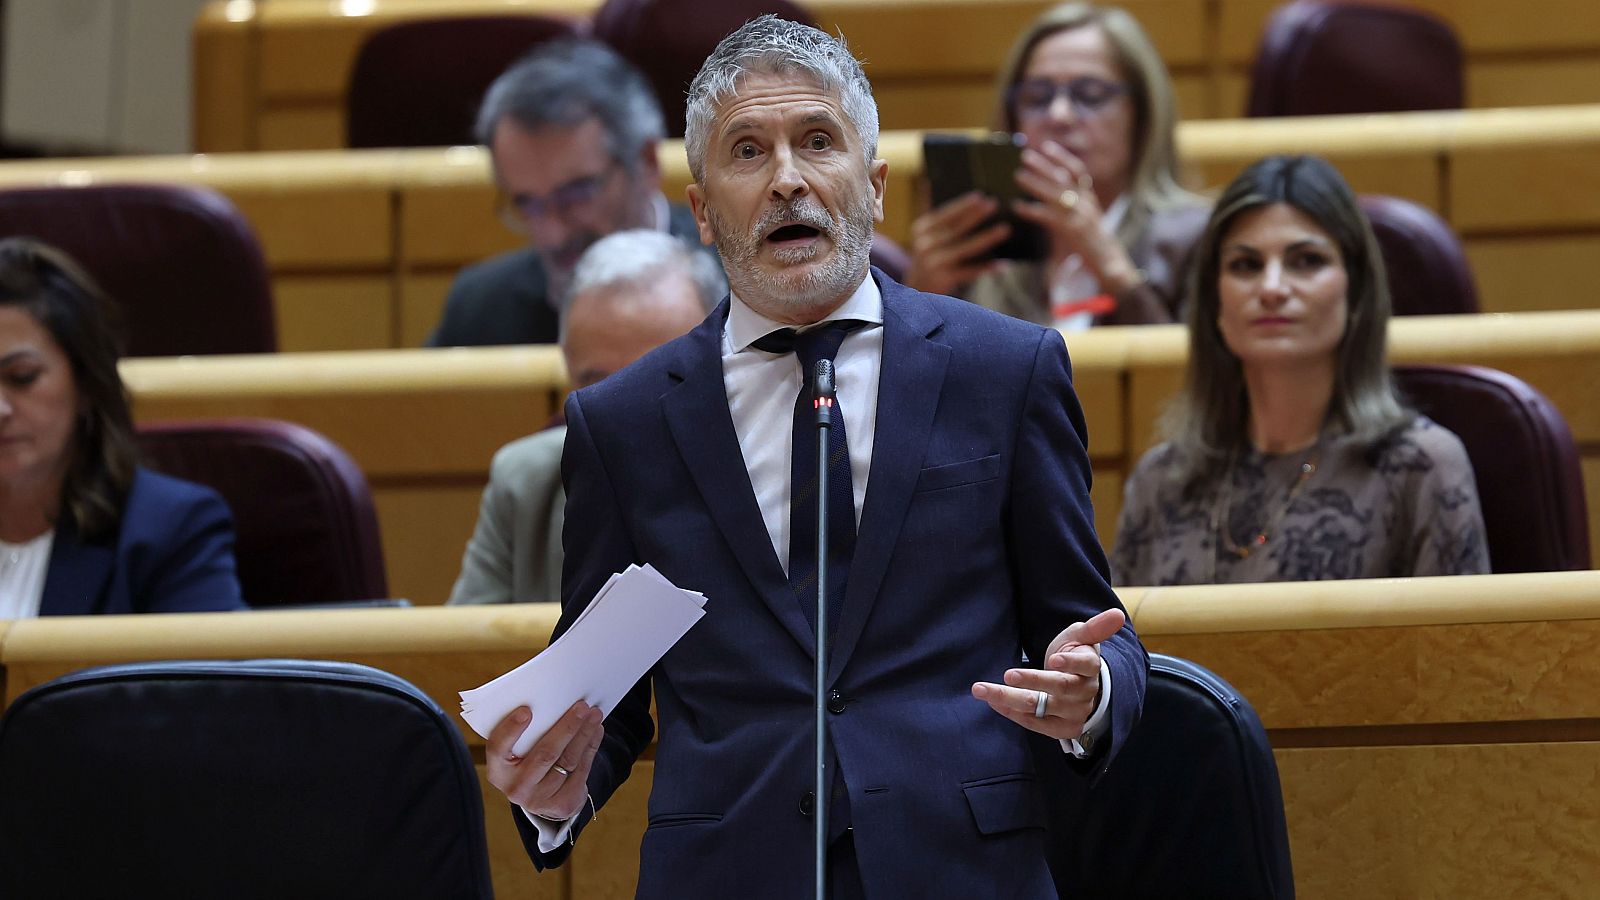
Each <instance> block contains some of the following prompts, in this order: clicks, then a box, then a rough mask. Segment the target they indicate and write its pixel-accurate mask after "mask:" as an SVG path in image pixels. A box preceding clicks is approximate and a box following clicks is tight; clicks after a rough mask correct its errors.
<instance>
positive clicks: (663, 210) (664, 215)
mask: <svg viewBox="0 0 1600 900" xmlns="http://www.w3.org/2000/svg"><path fill="white" fill-rule="evenodd" d="M650 208H651V209H653V210H654V211H655V215H656V230H657V231H671V230H672V207H671V206H670V205H668V204H667V195H665V194H663V193H661V192H660V191H656V196H655V199H654V200H652V201H651V204H650Z"/></svg>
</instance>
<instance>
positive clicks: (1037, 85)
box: [906, 3, 1209, 330]
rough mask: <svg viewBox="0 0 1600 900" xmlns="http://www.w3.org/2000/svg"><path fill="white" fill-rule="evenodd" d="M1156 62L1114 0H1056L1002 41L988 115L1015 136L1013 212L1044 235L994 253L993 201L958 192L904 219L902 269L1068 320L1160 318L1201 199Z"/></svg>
mask: <svg viewBox="0 0 1600 900" xmlns="http://www.w3.org/2000/svg"><path fill="white" fill-rule="evenodd" d="M1176 123H1177V114H1176V111H1175V109H1174V103H1173V97H1172V85H1171V83H1170V81H1169V80H1168V78H1167V71H1166V67H1165V66H1164V65H1163V64H1162V62H1161V58H1160V56H1159V55H1158V54H1157V53H1156V50H1155V48H1154V47H1153V46H1152V45H1151V44H1150V39H1149V38H1148V37H1147V36H1146V35H1145V33H1144V29H1142V28H1141V27H1139V23H1138V22H1137V21H1135V20H1134V18H1133V16H1131V15H1129V14H1128V13H1127V12H1125V11H1124V10H1121V9H1118V8H1116V7H1102V6H1095V5H1093V4H1088V3H1067V4H1063V5H1060V6H1056V7H1053V8H1052V9H1050V10H1048V11H1046V12H1045V13H1044V14H1043V15H1041V16H1040V17H1039V18H1038V19H1036V20H1035V21H1034V22H1033V24H1032V25H1030V26H1029V27H1028V29H1027V30H1026V31H1024V32H1023V34H1022V35H1021V37H1020V38H1019V39H1018V40H1017V43H1016V44H1015V45H1014V46H1013V48H1012V50H1011V53H1010V55H1009V57H1008V58H1007V60H1006V64H1005V66H1004V68H1003V69H1002V70H1001V78H1000V104H999V108H998V111H997V115H996V123H995V124H996V127H997V128H1000V129H1003V130H1005V131H1007V132H1013V133H1016V134H1019V135H1021V137H1022V138H1023V140H1024V142H1025V149H1024V150H1023V152H1022V164H1021V167H1020V168H1019V169H1018V170H1017V175H1016V178H1017V183H1018V185H1019V186H1020V187H1021V188H1022V189H1023V191H1024V192H1025V193H1027V194H1028V195H1029V196H1031V197H1032V198H1033V199H1032V200H1028V201H1018V202H1017V203H1016V204H1015V213H1016V215H1017V217H1018V218H1021V219H1022V220H1024V221H1027V222H1031V223H1033V224H1035V225H1037V226H1039V228H1040V229H1041V230H1042V231H1043V232H1044V234H1045V235H1046V238H1047V239H1046V241H1045V243H1046V245H1047V246H1048V251H1047V252H1046V254H1045V256H1044V258H1043V259H1038V260H996V259H994V258H992V257H991V255H990V251H992V250H993V249H994V248H995V247H996V246H998V245H999V244H1000V243H1001V242H1002V241H1004V240H1005V239H1006V237H1007V235H1008V234H1009V233H1010V226H1008V225H1007V224H1006V223H1005V222H1003V221H1001V222H993V223H992V224H986V223H990V222H991V221H992V219H993V217H994V216H995V215H996V214H997V213H998V212H999V203H1000V201H998V200H996V199H995V198H993V197H990V196H988V195H985V194H980V193H969V194H965V195H963V196H961V197H958V198H956V199H955V200H952V201H950V202H948V203H946V204H944V205H942V206H939V207H937V208H935V209H933V210H931V211H929V212H928V213H925V214H924V215H922V216H921V217H919V218H918V219H917V221H916V222H915V223H914V224H913V226H912V242H911V255H912V266H911V269H910V271H909V272H908V273H907V277H906V282H907V283H908V284H910V285H911V286H912V287H915V288H919V289H921V290H925V291H932V292H935V293H944V294H955V295H958V296H964V297H966V298H967V299H969V300H972V301H973V302H976V303H980V304H982V305H984V306H987V307H989V308H991V309H995V310H998V311H1000V312H1003V313H1006V314H1008V315H1012V316H1016V317H1018V318H1022V319H1029V320H1031V321H1034V322H1038V323H1040V324H1044V325H1054V326H1056V327H1061V328H1066V329H1069V330H1075V329H1081V328H1087V327H1088V326H1090V325H1092V324H1115V325H1131V324H1140V323H1148V322H1171V321H1174V320H1175V319H1176V318H1177V316H1178V297H1179V295H1180V293H1181V282H1182V268H1183V264H1184V260H1185V258H1186V257H1187V254H1188V251H1189V248H1190V247H1191V246H1192V245H1193V244H1194V241H1195V239H1196V238H1197V237H1198V236H1199V233H1200V231H1201V229H1202V228H1203V227H1204V225H1205V219H1206V214H1207V212H1208V210H1209V205H1208V204H1207V203H1206V202H1205V201H1204V200H1203V199H1201V198H1199V197H1197V196H1195V195H1194V194H1191V193H1189V192H1188V191H1186V190H1184V189H1183V188H1182V187H1180V186H1179V184H1178V179H1177V171H1176V170H1177V160H1176V151H1175V149H1174V141H1173V131H1174V128H1175V126H1176Z"/></svg>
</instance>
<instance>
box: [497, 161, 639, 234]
mask: <svg viewBox="0 0 1600 900" xmlns="http://www.w3.org/2000/svg"><path fill="white" fill-rule="evenodd" d="M619 168H621V166H620V164H618V163H617V162H616V161H615V160H613V161H612V162H611V164H610V165H608V166H606V168H605V169H604V170H603V171H601V172H598V173H596V174H594V175H586V176H584V177H582V178H575V179H573V180H572V181H569V182H567V183H566V184H563V185H562V186H560V187H558V188H556V189H555V190H553V191H551V192H550V193H549V194H548V195H547V196H544V197H538V196H534V195H532V194H511V195H507V194H506V193H504V192H501V193H500V195H499V196H498V197H497V198H496V205H497V207H498V210H499V213H500V218H501V220H502V221H504V222H505V224H506V227H508V228H510V229H511V230H512V231H515V232H517V233H519V234H526V233H527V231H528V226H529V225H530V224H531V223H533V222H534V221H536V220H539V219H547V218H557V219H566V218H568V217H569V216H572V215H574V214H576V213H580V212H582V211H583V210H584V209H586V208H587V207H588V206H589V205H590V204H592V203H594V201H595V200H596V199H598V198H599V196H600V192H601V191H603V190H604V189H605V186H606V182H607V181H608V180H610V178H611V176H612V175H613V174H614V173H615V172H616V171H617V169H619Z"/></svg>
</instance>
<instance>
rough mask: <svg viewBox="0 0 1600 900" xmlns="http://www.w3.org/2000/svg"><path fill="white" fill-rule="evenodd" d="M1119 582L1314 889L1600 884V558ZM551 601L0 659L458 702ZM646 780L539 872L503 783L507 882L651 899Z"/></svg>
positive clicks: (501, 855) (188, 634)
mask: <svg viewBox="0 0 1600 900" xmlns="http://www.w3.org/2000/svg"><path fill="white" fill-rule="evenodd" d="M1121 594H1122V598H1123V601H1124V603H1125V605H1126V606H1127V607H1128V609H1129V611H1130V612H1131V614H1132V616H1133V620H1134V624H1135V627H1136V628H1137V629H1138V631H1139V633H1140V634H1141V636H1142V637H1143V639H1144V641H1145V643H1146V645H1147V646H1148V647H1149V648H1150V649H1151V650H1154V651H1159V652H1165V653H1172V654H1174V655H1178V656H1183V657H1185V658H1188V659H1192V660H1194V661H1196V662H1199V663H1200V664H1202V665H1204V666H1206V667H1208V668H1210V669H1212V670H1213V671H1215V672H1216V673H1217V674H1219V675H1221V676H1222V677H1224V678H1225V679H1227V680H1228V681H1229V682H1231V683H1232V684H1233V685H1234V687H1235V688H1237V689H1238V690H1239V691H1240V692H1241V693H1242V694H1243V695H1244V696H1245V697H1247V698H1248V699H1249V700H1250V701H1251V703H1252V705H1253V706H1254V707H1255V709H1256V711H1257V713H1258V714H1259V715H1260V717H1261V720H1262V722H1263V723H1264V724H1265V725H1266V727H1267V728H1268V730H1269V733H1270V735H1271V738H1272V741H1273V744H1274V746H1275V748H1276V750H1275V753H1276V756H1277V761H1278V766H1279V772H1280V778H1281V781H1282V786H1283V795H1284V804H1285V811H1286V815H1287V819H1288V824H1289V838H1290V846H1291V850H1292V853H1293V857H1294V867H1295V875H1296V883H1297V887H1298V889H1299V894H1300V896H1302V897H1306V898H1321V897H1363V898H1390V897H1393V898H1412V897H1460V896H1490V895H1500V894H1506V895H1511V896H1541V897H1543V896H1585V895H1587V893H1588V892H1589V890H1590V889H1591V888H1592V887H1593V885H1594V884H1595V883H1596V882H1597V881H1600V856H1597V854H1596V853H1595V850H1594V848H1595V847H1597V846H1600V819H1597V818H1596V817H1595V816H1594V815H1593V799H1594V792H1595V790H1596V788H1597V787H1600V696H1597V695H1596V693H1595V691H1594V690H1593V685H1594V683H1595V679H1596V678H1597V677H1600V649H1597V648H1600V573H1596V572H1569V573H1553V574H1538V575H1490V576H1472V577H1461V578H1421V579H1394V580H1368V581H1346V582H1321V583H1315V584H1289V585H1285V584H1278V585H1236V586H1228V587H1193V588H1161V589H1143V588H1133V589H1125V590H1123V591H1121ZM555 615H556V613H555V609H554V607H553V605H551V604H530V605H523V606H511V607H472V608H434V609H409V610H405V609H384V610H345V611H314V612H305V611H279V612H255V613H235V614H197V615H172V616H142V617H141V616H115V617H113V616H105V617H90V616H85V617H74V618H57V619H35V620H28V621H21V622H15V623H9V630H8V627H7V625H8V623H4V622H0V667H3V672H4V677H5V702H7V703H9V702H11V701H12V700H14V699H15V698H16V697H17V696H18V695H19V694H20V693H22V692H23V691H25V690H27V689H28V688H30V687H33V686H35V685H38V684H41V683H43V682H45V681H47V680H49V679H51V678H54V677H57V676H59V675H61V674H64V673H66V672H68V671H72V670H74V669H77V668H81V667H84V666H88V665H98V664H103V663H113V662H128V661H136V660H153V659H249V658H259V657H276V656H298V657H304V658H313V659H341V660H350V661H354V662H360V663H366V664H369V665H375V666H378V667H380V668H383V669H386V670H388V671H391V672H394V673H395V674H397V675H400V676H401V677H403V678H406V679H408V680H410V681H412V682H413V683H414V684H416V685H417V686H418V687H419V688H421V689H422V690H423V691H424V692H426V693H427V694H429V695H430V696H431V697H433V698H434V700H435V701H436V702H438V703H439V704H440V705H441V706H442V707H444V708H445V709H447V710H453V709H456V708H457V706H458V703H457V700H458V698H457V697H456V692H457V691H459V690H461V689H463V688H466V687H473V686H476V685H477V684H480V683H482V682H483V681H485V680H487V679H488V678H490V677H493V676H494V675H496V674H498V673H499V672H501V671H503V670H505V669H507V668H510V667H511V666H513V665H516V664H518V663H520V662H521V661H522V660H523V659H525V658H526V657H528V656H530V655H532V654H533V653H536V652H537V651H538V650H540V649H542V648H543V646H544V645H545V643H546V640H547V638H548V635H549V632H550V629H551V627H552V626H553V624H554V622H555ZM457 724H458V726H459V725H460V723H459V722H458V723H457ZM463 735H464V736H465V737H466V738H467V741H468V744H469V746H471V747H473V748H474V751H475V753H477V752H481V751H478V750H477V749H476V748H479V747H481V745H482V742H481V741H480V740H479V739H478V738H477V737H476V736H475V735H473V734H472V733H471V732H470V731H467V730H466V729H465V728H464V726H463ZM480 768H481V767H480ZM650 778H651V766H650V764H649V763H648V761H646V762H644V763H643V764H641V765H639V766H636V767H635V769H634V774H633V777H632V778H631V779H630V780H629V782H628V784H627V785H626V786H625V788H624V789H623V790H622V791H621V792H620V793H619V794H618V795H617V797H615V798H614V799H613V801H612V803H610V804H608V805H607V806H606V808H605V809H604V810H603V814H602V816H601V817H600V819H599V820H598V821H597V822H596V823H595V825H594V826H592V827H591V828H590V829H589V830H588V831H586V832H585V834H584V838H583V841H582V842H581V844H580V847H579V849H578V851H577V852H576V853H575V854H574V856H573V859H572V861H571V863H570V864H569V865H568V866H566V867H564V868H563V869H561V870H557V871H555V872H550V873H545V874H543V875H535V874H534V872H533V869H532V866H531V865H530V864H529V863H528V861H527V859H526V857H525V856H524V855H523V852H522V849H521V846H520V843H519V841H518V840H517V837H516V835H515V831H514V828H513V825H512V820H511V811H510V809H509V808H508V807H507V805H506V804H505V803H504V802H503V800H502V799H501V798H500V796H499V795H498V794H497V793H496V792H495V791H494V790H493V788H491V787H489V786H487V785H484V786H483V790H484V801H485V809H486V820H487V822H488V826H489V833H490V851H491V853H490V855H491V866H492V870H493V875H494V881H495V889H496V893H497V895H498V896H501V897H515V898H522V897H537V898H549V900H558V898H559V900H567V898H572V900H579V898H581V900H608V898H622V897H628V896H631V895H632V891H633V886H634V884H635V881H636V879H637V872H638V868H637V853H638V841H639V835H640V834H641V832H642V830H643V826H644V818H645V815H644V800H645V797H646V795H647V793H648V789H649V782H650ZM929 865H937V861H936V860H930V861H929Z"/></svg>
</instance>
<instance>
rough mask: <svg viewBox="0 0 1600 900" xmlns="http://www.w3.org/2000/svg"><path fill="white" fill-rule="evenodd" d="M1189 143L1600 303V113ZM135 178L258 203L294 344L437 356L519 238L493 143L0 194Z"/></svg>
mask: <svg viewBox="0 0 1600 900" xmlns="http://www.w3.org/2000/svg"><path fill="white" fill-rule="evenodd" d="M270 5H271V4H263V8H265V7H266V6H270ZM1179 138H1180V143H1181V145H1182V150H1183V154H1184V156H1185V158H1187V159H1188V160H1189V161H1190V164H1191V166H1192V168H1193V169H1194V173H1195V174H1194V177H1193V179H1192V181H1193V182H1194V183H1195V184H1207V185H1212V186H1220V185H1222V184H1224V183H1225V182H1227V181H1228V180H1229V179H1231V178H1232V177H1233V176H1234V175H1235V174H1237V173H1238V171H1239V170H1240V169H1242V168H1243V167H1244V166H1246V165H1248V164H1249V163H1250V162H1251V161H1253V160H1254V159H1256V158H1258V157H1260V156H1262V155H1264V154H1267V153H1286V152H1302V153H1303V152H1315V153H1320V154H1323V155H1325V156H1327V157H1328V158H1329V159H1331V160H1332V161H1333V162H1334V163H1335V164H1336V165H1338V166H1339V167H1340V169H1341V170H1343V171H1344V172H1345V173H1346V174H1347V176H1348V177H1349V178H1350V181H1351V182H1352V184H1354V185H1355V187H1356V189H1357V190H1360V191H1366V192H1371V193H1382V194H1396V195H1399V196H1403V197H1410V198H1412V199H1414V200H1417V201H1418V202H1420V203H1423V204H1424V205H1427V206H1429V207H1431V208H1433V209H1434V210H1437V211H1438V212H1439V213H1440V215H1442V216H1443V217H1444V218H1445V220H1446V221H1448V222H1449V223H1450V224H1451V225H1453V226H1454V227H1455V228H1456V230H1457V231H1458V232H1459V233H1460V234H1461V235H1462V237H1463V240H1464V243H1465V246H1466V248H1467V255H1468V257H1469V259H1470V261H1471V263H1472V267H1473V269H1474V271H1475V273H1476V275H1477V278H1478V283H1479V287H1480V294H1481V297H1482V301H1483V305H1484V308H1485V310H1486V311H1489V312H1516V311H1524V310H1534V309H1562V308H1588V307H1592V306H1595V305H1597V300H1596V298H1600V266H1596V265H1594V264H1593V260H1594V259H1595V258H1597V257H1600V167H1597V166H1595V165H1594V164H1593V160H1595V159H1597V158H1600V105H1595V106H1583V107H1552V108H1543V109H1518V110H1474V111H1468V112H1456V113H1407V114H1397V115H1386V116H1330V117H1325V118H1305V119H1271V120H1266V119H1255V120H1219V121H1207V122H1188V123H1185V124H1184V125H1182V126H1180V129H1179ZM921 148H922V133H921V132H887V133H885V134H884V135H883V139H882V142H881V152H882V154H883V156H884V157H885V158H886V159H888V161H889V179H890V184H889V189H888V194H887V197H886V201H885V208H886V221H885V222H884V223H883V225H882V226H881V229H880V230H881V231H882V232H883V233H884V234H886V235H888V236H889V237H891V238H893V239H896V240H899V241H902V242H905V241H906V240H907V239H908V235H909V233H910V228H911V222H912V219H913V218H914V217H915V216H916V213H917V211H918V209H917V197H918V195H919V189H918V179H919V178H920V176H921V173H922V149H921ZM662 166H663V169H664V179H665V184H664V189H665V191H666V193H667V195H668V196H669V197H674V198H682V197H683V190H684V187H685V186H686V185H687V184H688V183H689V181H690V177H689V167H688V161H687V159H686V158H685V157H684V155H683V150H682V144H681V143H680V142H675V141H674V142H668V144H667V145H666V146H665V147H664V148H663V152H662ZM118 181H175V182H184V183H193V184H203V185H208V186H211V187H213V188H215V189H217V190H219V191H221V192H222V193H224V194H226V195H227V196H228V197H229V198H230V199H232V200H233V202H234V203H235V204H237V205H238V206H239V207H240V209H242V210H243V212H244V214H245V215H246V216H247V217H248V218H249V220H250V222H251V223H252V224H253V225H254V226H255V229H256V232H257V234H258V235H259V236H260V238H261V242H262V245H263V248H264V249H265V252H266V256H267V263H268V266H269V267H270V269H271V271H272V277H273V290H274V294H275V302H276V309H277V323H278V334H279V338H278V343H279V346H280V347H281V348H282V349H284V350H351V349H373V348H382V347H415V346H420V345H421V344H422V343H423V341H424V340H425V339H426V338H427V336H428V333H429V332H430V331H432V329H433V326H434V325H435V324H436V323H437V322H438V320H439V314H440V311H441V310H442V309H443V304H444V297H445V293H446V291H447V290H448V288H449V286H450V282H451V280H452V279H453V278H454V277H455V275H456V273H457V272H458V271H459V270H460V269H461V268H462V267H463V266H466V265H470V264H471V263H474V262H477V261H479V260H482V259H484V258H486V257H489V256H491V255H493V254H495V253H498V252H501V251H504V250H508V249H511V248H513V247H516V246H517V245H518V240H519V239H518V238H517V237H516V236H515V235H513V234H511V233H510V232H509V231H507V230H506V229H505V227H504V226H503V225H502V224H501V223H500V220H499V219H498V217H497V216H496V215H495V213H494V189H493V186H492V184H491V182H490V179H489V172H488V163H487V159H486V157H485V154H484V153H483V151H482V150H481V149H479V148H475V147H458V148H450V149H431V150H368V151H326V152H304V153H267V154H248V153H240V154H215V155H202V156H172V157H135V158H121V159H106V160H40V161H22V162H6V163H0V187H9V186H25V185H41V184H60V185H83V184H92V183H99V182H118Z"/></svg>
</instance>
